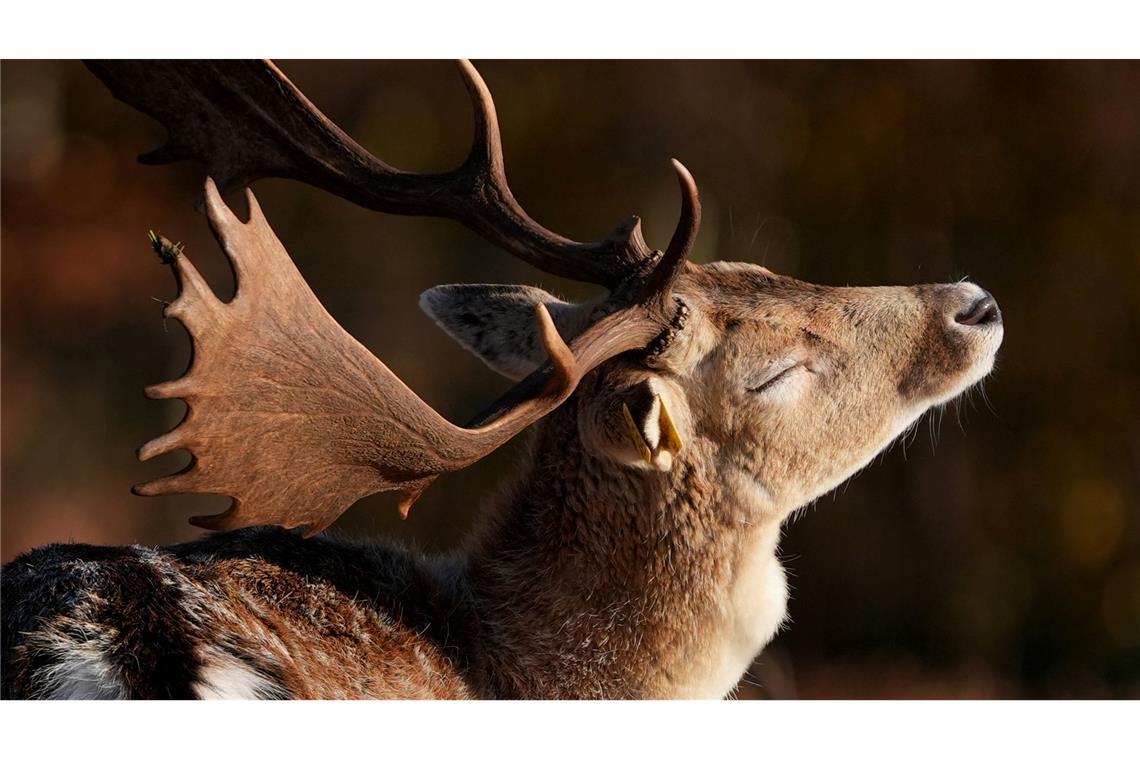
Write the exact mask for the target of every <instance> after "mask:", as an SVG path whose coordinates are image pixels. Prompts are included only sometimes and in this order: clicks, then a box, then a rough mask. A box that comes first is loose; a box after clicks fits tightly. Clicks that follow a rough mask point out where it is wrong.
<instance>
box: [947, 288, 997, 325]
mask: <svg viewBox="0 0 1140 760" xmlns="http://www.w3.org/2000/svg"><path fill="white" fill-rule="evenodd" d="M954 321H955V322H957V323H958V324H960V325H972V326H974V325H989V324H996V323H998V322H1001V309H999V308H998V305H997V301H995V300H994V297H993V296H991V295H990V294H989V293H986V294H985V295H984V296H982V297H981V298H979V299H978V300H977V301H974V303H972V304H970V306H969V307H968V308H967V309H965V310H964V311H960V312H958V313H957V314H955V315H954Z"/></svg>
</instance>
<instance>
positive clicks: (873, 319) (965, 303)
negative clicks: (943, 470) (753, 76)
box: [421, 262, 1003, 519]
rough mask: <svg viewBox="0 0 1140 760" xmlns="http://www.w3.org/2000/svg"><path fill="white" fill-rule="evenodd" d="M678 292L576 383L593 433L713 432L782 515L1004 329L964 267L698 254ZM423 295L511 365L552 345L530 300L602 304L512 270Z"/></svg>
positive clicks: (674, 447)
mask: <svg viewBox="0 0 1140 760" xmlns="http://www.w3.org/2000/svg"><path fill="white" fill-rule="evenodd" d="M673 292H674V295H675V297H676V298H677V299H678V301H679V303H680V304H681V306H682V311H681V314H682V315H683V320H682V321H681V324H680V325H679V326H678V328H677V329H676V330H675V331H674V334H673V337H672V340H671V341H670V342H669V343H668V345H666V346H663V347H661V348H660V350H656V351H650V352H647V353H646V354H644V355H641V356H637V357H622V358H619V359H615V360H613V361H611V362H608V363H607V364H605V365H603V366H601V367H599V368H598V369H597V370H596V371H595V372H594V373H593V374H592V375H591V376H590V377H589V378H588V379H587V380H586V382H584V383H583V384H582V386H581V387H580V388H579V390H578V393H577V396H578V431H579V436H580V437H581V441H582V444H583V446H584V448H585V449H586V450H588V451H589V452H590V453H592V454H593V455H594V456H597V457H601V458H606V459H609V460H611V461H613V462H615V463H617V464H619V465H621V466H624V467H628V468H633V469H645V470H669V469H670V468H672V466H673V464H674V461H675V459H676V458H677V457H678V455H679V454H680V452H681V449H682V447H683V445H684V442H685V441H687V440H693V439H697V438H699V439H702V440H705V441H710V442H712V443H713V448H714V451H715V454H714V455H715V457H716V460H717V467H718V474H719V476H720V477H722V478H725V479H730V480H732V479H735V481H736V483H735V485H736V486H737V489H736V490H738V491H740V492H743V493H745V494H747V496H749V497H750V498H748V499H747V501H749V502H750V503H752V504H754V505H755V506H756V507H757V508H758V509H761V510H763V512H764V515H762V516H763V517H775V518H777V519H782V517H784V516H785V515H786V514H787V513H788V511H790V510H791V509H794V508H795V507H797V506H800V505H802V504H804V503H807V502H809V501H810V500H812V499H814V498H816V497H818V496H819V495H821V494H823V493H825V492H827V491H829V490H830V489H832V488H833V487H835V486H836V485H837V484H838V483H839V482H841V481H842V480H844V479H845V478H847V477H849V476H850V475H851V474H852V473H854V472H855V471H857V470H858V469H860V468H861V467H863V466H864V465H865V464H867V463H868V462H869V461H870V460H871V458H872V457H873V456H874V455H875V454H876V453H878V452H879V451H880V450H881V449H882V448H883V447H884V446H885V445H886V444H887V443H889V442H890V441H891V440H892V439H893V438H895V437H896V436H897V435H899V434H900V433H901V432H902V431H903V430H905V429H906V428H907V427H908V426H909V425H911V424H912V423H913V422H914V421H915V420H916V419H917V418H918V417H919V416H920V415H921V414H922V413H923V412H925V411H926V410H927V409H929V408H930V407H931V406H932V405H935V404H939V403H942V402H945V401H947V400H949V399H951V398H953V397H955V396H957V395H958V394H959V393H961V392H962V391H963V390H965V389H966V388H968V387H969V386H971V385H973V384H974V383H975V382H977V381H978V380H980V379H981V378H982V377H984V376H985V375H986V374H987V373H988V372H989V371H990V369H991V368H992V367H993V362H994V357H995V354H996V351H997V349H998V346H999V345H1000V343H1001V340H1002V333H1003V328H1002V321H1001V312H1000V311H999V309H998V307H997V304H996V302H995V301H994V299H993V297H992V296H990V295H989V294H988V293H987V292H986V291H984V290H982V289H981V288H979V287H978V286H977V285H974V284H972V283H968V282H962V283H957V284H949V285H919V286H914V287H871V288H851V287H843V288H841V287H823V286H819V285H813V284H810V283H806V282H801V281H799V280H795V279H793V278H791V277H786V276H781V275H777V274H775V273H773V272H771V271H769V270H767V269H765V268H764V267H760V266H756V265H752V264H742V263H728V262H716V263H713V264H708V265H705V266H696V265H690V266H688V267H687V268H686V269H685V271H684V272H683V273H682V274H681V275H680V276H679V277H678V279H677V282H676V284H675V286H674V290H673ZM421 305H422V307H423V308H424V309H425V310H426V311H427V312H428V313H429V314H430V315H431V316H432V317H433V318H434V319H435V320H436V321H437V323H438V324H439V325H440V326H441V327H443V329H444V330H446V331H447V332H448V333H449V334H450V335H451V336H452V337H453V338H455V339H456V340H457V341H458V342H460V343H461V344H462V345H464V346H465V347H467V348H468V349H469V350H471V351H472V352H473V353H474V354H476V355H477V356H479V357H480V358H482V359H483V360H484V362H486V363H487V364H488V365H489V366H490V367H492V368H493V369H495V370H496V371H499V372H501V373H502V374H504V375H506V376H508V377H519V376H522V375H525V374H526V373H528V372H530V371H532V370H533V368H534V367H535V366H537V364H538V363H539V362H540V361H542V358H543V357H542V349H541V347H540V342H539V334H538V333H537V331H536V330H535V329H534V327H533V325H532V324H531V322H532V320H530V319H529V315H530V314H531V313H532V312H533V309H534V308H536V307H538V306H541V307H543V308H544V309H546V310H547V311H548V312H549V313H550V314H552V315H553V318H554V320H555V322H556V323H557V324H558V325H559V330H560V332H561V333H562V334H563V335H565V336H568V337H572V336H573V335H575V334H576V333H577V332H578V331H579V330H581V329H582V326H583V325H586V324H589V323H590V314H591V312H592V311H593V310H594V309H596V308H597V306H596V305H595V304H592V303H586V304H582V305H572V304H567V303H563V302H562V301H560V300H558V299H557V298H555V297H554V296H552V295H550V294H548V293H546V292H544V291H542V290H539V289H537V288H531V287H523V286H505V285H448V286H442V287H438V288H434V289H432V290H429V291H428V292H426V293H425V294H424V295H423V297H422V298H421Z"/></svg>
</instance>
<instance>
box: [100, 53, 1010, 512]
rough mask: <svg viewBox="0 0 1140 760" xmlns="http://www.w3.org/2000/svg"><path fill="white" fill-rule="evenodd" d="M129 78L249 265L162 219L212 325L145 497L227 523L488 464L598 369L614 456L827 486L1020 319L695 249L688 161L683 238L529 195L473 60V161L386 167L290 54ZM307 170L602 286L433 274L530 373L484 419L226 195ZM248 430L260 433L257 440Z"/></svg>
mask: <svg viewBox="0 0 1140 760" xmlns="http://www.w3.org/2000/svg"><path fill="white" fill-rule="evenodd" d="M89 66H90V68H91V69H92V71H93V72H94V73H95V74H96V75H97V76H99V77H100V78H101V79H102V80H103V81H104V82H105V83H106V84H107V85H108V86H109V87H110V88H111V90H112V92H113V93H114V94H115V95H116V96H117V97H119V98H120V99H122V100H124V101H125V102H127V103H129V104H131V105H133V106H135V107H136V108H138V109H140V110H142V111H143V112H145V113H147V114H149V115H151V116H153V117H155V118H157V119H159V120H160V121H161V122H163V123H164V124H165V125H166V126H167V128H168V130H169V132H170V141H169V143H168V144H167V145H166V146H164V147H163V148H160V149H159V150H157V151H154V152H152V153H149V154H146V155H144V156H143V157H142V160H143V161H144V162H147V163H165V162H168V161H173V160H178V159H183V158H195V159H198V160H200V161H201V162H203V163H204V164H205V166H206V168H207V170H208V173H209V175H210V176H211V177H212V179H211V180H208V181H207V183H206V204H205V205H206V210H207V215H208V217H209V221H210V224H211V227H212V229H213V230H214V232H215V234H216V236H217V237H218V240H219V242H220V244H221V245H222V247H223V249H224V250H225V252H226V254H227V256H228V257H229V259H230V262H231V264H232V266H233V270H234V273H235V276H236V279H237V284H238V287H237V294H236V296H235V298H234V299H233V301H232V302H230V303H221V302H220V301H218V299H216V298H215V297H214V296H213V294H212V293H211V292H210V291H209V288H208V287H207V286H206V285H205V283H204V282H203V281H202V279H201V277H200V276H199V275H198V274H197V272H196V271H195V270H194V267H193V265H192V264H191V263H190V262H189V261H188V260H187V258H186V257H185V256H184V255H183V254H182V253H181V251H179V250H177V249H176V248H174V247H173V246H170V245H169V244H168V243H166V242H165V241H163V240H158V241H157V243H156V246H157V249H158V250H159V252H160V254H162V255H163V256H164V259H165V260H166V261H167V263H170V264H171V265H172V266H173V268H174V270H175V274H176V277H177V279H178V283H179V289H180V295H179V297H178V299H177V300H176V301H175V302H174V303H172V304H171V305H170V306H169V307H168V310H167V311H168V314H170V315H171V316H174V317H177V318H179V319H181V320H182V321H183V322H185V323H186V325H187V327H188V329H189V331H190V333H191V335H192V338H193V340H194V344H195V346H194V347H195V359H194V361H193V364H192V366H191V368H190V370H189V371H188V373H187V374H186V375H185V376H184V377H182V378H180V379H178V380H175V381H172V382H170V383H164V384H161V385H159V386H155V387H153V388H151V389H149V395H151V396H153V397H158V398H170V397H180V398H184V399H186V400H187V403H188V407H189V411H188V413H187V417H186V418H185V419H184V420H183V422H182V423H181V424H180V425H179V426H178V427H177V428H175V429H174V430H173V431H171V432H170V433H168V434H166V435H164V436H162V437H160V438H158V439H155V440H154V441H151V442H150V443H148V444H147V445H146V446H144V447H142V449H141V450H140V457H142V458H144V459H145V458H148V457H151V456H156V455H158V454H161V453H165V452H167V451H171V450H173V449H177V448H183V449H189V450H190V451H191V453H192V454H193V455H194V461H193V462H192V463H191V465H190V467H188V468H187V470H185V471H183V472H181V473H178V474H176V475H174V476H171V477H168V478H164V479H160V480H158V481H154V482H151V483H148V484H144V485H142V486H140V487H138V489H137V490H138V492H139V493H142V494H147V495H150V494H159V493H172V492H211V493H222V494H226V495H229V496H231V497H233V499H234V503H233V505H232V506H231V508H230V509H229V510H228V511H226V512H225V513H223V514H221V515H216V516H213V517H209V518H200V519H198V520H197V521H196V522H197V524H200V525H203V526H205V527H209V528H235V527H241V526H243V525H253V524H279V525H284V526H286V527H293V526H296V525H305V526H307V528H308V532H309V533H310V534H311V533H315V532H317V531H319V530H321V529H323V528H324V527H325V526H327V525H328V524H330V523H331V522H332V521H333V520H334V519H335V518H336V517H337V516H339V515H340V514H341V513H342V512H343V511H344V510H345V509H347V508H348V506H350V505H351V504H352V503H353V502H354V501H356V500H357V499H359V498H361V497H363V496H365V495H367V494H369V493H374V492H376V491H383V490H400V491H402V492H403V493H404V499H403V501H402V508H403V509H404V510H405V513H406V510H407V508H408V506H410V504H411V503H412V502H413V501H414V500H415V498H416V497H418V495H419V494H420V493H422V491H423V489H424V488H426V487H427V485H428V484H430V483H431V481H432V480H433V479H434V478H435V477H437V476H438V475H440V474H442V473H445V472H448V471H451V470H455V469H458V468H461V467H464V466H467V465H469V464H470V463H472V462H474V461H476V460H478V459H480V458H481V457H483V456H485V455H486V454H487V453H489V452H490V451H491V450H493V449H494V448H495V447H497V446H499V445H500V444H502V443H503V442H505V441H506V440H508V439H509V438H510V437H512V436H514V435H515V434H517V433H518V432H519V431H521V430H522V429H524V428H525V427H526V426H528V425H529V424H531V423H532V422H534V421H536V420H538V419H540V418H542V417H543V416H545V415H546V414H548V413H549V412H550V411H552V410H553V409H554V408H556V407H557V406H558V405H560V404H561V403H562V402H563V401H564V400H565V399H566V398H567V397H569V396H570V395H571V394H572V393H574V392H575V391H576V390H578V393H579V404H578V407H577V408H578V417H579V419H578V432H579V435H580V437H581V442H582V444H583V446H584V447H585V448H586V449H587V450H588V451H590V452H591V453H592V454H594V455H595V456H598V457H601V458H607V459H610V460H612V461H614V462H616V463H617V464H619V465H621V466H623V467H629V468H635V469H636V468H648V469H650V470H657V471H661V470H668V469H670V468H671V467H672V465H673V462H674V461H675V459H676V458H677V457H678V456H679V455H680V454H681V452H682V451H683V449H684V447H685V445H686V444H685V442H686V440H687V439H690V438H702V439H707V440H711V441H716V442H718V446H717V453H716V457H717V459H718V463H719V465H720V466H721V471H722V472H723V475H724V477H725V478H730V479H735V480H737V481H739V484H740V487H741V488H743V489H746V490H748V491H749V493H751V494H752V495H753V496H754V497H755V501H756V503H757V504H759V505H760V508H762V509H765V510H768V511H770V512H771V513H773V514H779V513H784V512H786V511H787V510H788V509H791V508H792V507H794V506H796V505H798V504H802V503H804V501H806V500H810V499H811V498H813V497H815V496H817V495H819V494H820V493H822V492H824V491H826V490H827V489H829V488H830V487H832V486H833V485H835V483H837V482H838V481H839V480H841V479H843V478H845V477H847V476H848V475H850V474H851V473H852V472H853V471H855V470H856V469H858V468H859V467H860V466H861V465H862V464H864V463H866V462H867V461H868V460H869V459H870V457H872V456H873V455H874V453H875V452H877V451H878V450H879V449H881V448H882V446H883V445H885V444H886V443H887V442H888V441H889V440H890V439H891V438H893V437H894V436H895V435H897V434H898V433H899V432H900V431H901V430H903V429H904V428H905V427H906V426H907V425H909V424H910V423H911V422H912V421H913V420H914V419H915V418H916V417H917V416H918V415H919V414H921V413H922V412H923V411H924V410H925V409H927V408H928V407H929V406H930V405H931V404H933V403H938V402H939V401H943V400H945V399H947V398H950V397H951V396H953V395H955V394H957V393H958V392H960V391H961V390H963V389H964V388H965V387H967V386H968V385H969V384H971V383H972V382H974V381H976V380H977V379H979V378H980V377H981V376H983V375H984V374H985V373H986V372H987V371H988V370H989V368H990V366H991V365H992V362H993V356H994V353H995V351H996V349H997V347H998V344H999V343H1000V340H1001V334H1002V330H1001V321H1000V313H999V312H998V310H997V307H996V304H995V303H994V301H993V299H992V298H990V297H989V296H988V294H986V293H985V292H984V291H982V290H981V289H980V288H977V287H976V286H974V285H970V284H957V285H943V286H917V287H912V288H826V287H820V286H816V285H810V284H807V283H803V282H799V281H796V280H793V279H791V278H788V277H783V276H779V275H776V274H773V273H771V272H769V271H768V270H766V269H763V268H761V267H757V266H752V265H745V264H711V265H707V266H696V265H693V264H691V263H689V262H687V260H686V259H687V256H688V254H689V252H690V250H691V248H692V245H693V242H694V239H695V237H696V234H697V230H698V227H699V223H700V204H699V200H698V196H697V190H696V185H695V183H694V182H693V180H692V177H691V176H690V175H689V173H688V172H687V171H686V170H685V169H684V167H683V166H681V165H680V164H679V163H677V162H674V165H675V169H676V172H677V176H678V178H679V180H680V184H681V190H682V204H681V214H680V221H679V222H678V225H677V228H676V232H675V233H674V235H673V238H672V241H671V242H670V244H669V246H668V247H667V250H666V251H665V253H664V254H662V253H659V252H657V251H654V250H653V249H651V248H650V247H649V246H648V245H647V244H646V243H645V241H644V239H643V238H642V235H641V232H640V223H639V221H638V219H637V218H636V217H632V218H630V219H629V220H628V221H626V222H624V223H623V224H621V225H619V226H618V227H617V228H616V229H615V231H614V232H613V233H612V234H611V235H610V236H609V237H607V238H606V239H605V240H602V241H600V242H597V243H588V244H585V243H577V242H574V241H571V240H569V239H567V238H564V237H562V236H560V235H557V234H555V233H553V232H550V231H549V230H546V229H545V228H544V227H542V226H541V225H539V224H537V223H536V222H534V221H533V220H532V219H530V217H528V216H527V215H526V213H525V212H524V211H523V209H522V208H521V207H520V206H519V205H518V203H517V202H516V201H515V199H514V197H513V196H512V194H511V192H510V189H509V187H508V185H507V182H506V176H505V172H504V166H503V157H502V149H501V145H500V139H499V129H498V124H497V120H496V116H495V109H494V105H493V103H492V101H491V97H490V94H489V92H488V90H487V88H486V85H485V84H484V83H483V81H482V79H481V78H480V77H479V75H478V74H477V73H476V72H475V70H474V68H473V67H471V65H470V64H468V63H466V62H464V63H462V64H461V67H460V68H461V72H462V74H463V76H464V81H465V83H466V85H467V88H468V90H469V92H470V94H471V96H472V100H473V102H474V106H475V124H476V129H475V141H474V146H473V148H472V151H471V153H470V155H469V157H468V158H467V160H466V161H465V162H464V163H463V164H462V165H461V166H459V167H458V168H457V169H454V170H452V171H450V172H445V173H442V174H414V173H409V172H404V171H401V170H398V169H395V168H393V167H391V166H388V165H387V164H385V163H383V162H381V161H380V160H378V159H377V158H375V157H374V156H372V155H371V154H369V153H368V152H367V151H366V150H364V149H363V148H362V147H360V146H359V145H357V144H356V143H355V142H353V141H352V140H351V139H350V138H349V137H348V136H347V135H345V134H344V133H343V132H342V131H341V130H340V129H339V128H338V127H337V126H336V125H335V124H333V123H332V122H331V121H329V120H328V119H327V118H326V117H325V116H324V115H323V114H321V113H320V111H318V110H317V109H316V107H315V106H313V104H312V103H310V102H309V101H308V100H307V99H306V98H305V97H304V95H302V94H301V93H300V91H298V90H297V89H296V87H294V86H293V85H292V83H290V82H289V81H288V79H286V78H285V76H284V75H283V74H282V73H281V72H280V71H279V70H278V69H277V68H276V67H275V66H273V64H271V63H269V62H175V63H160V62H146V63H130V62H115V63H109V62H100V63H91V64H89ZM261 177H285V178H291V179H296V180H300V181H303V182H307V183H309V184H313V185H315V186H318V187H321V188H323V189H326V190H328V191H330V192H333V193H336V194H338V195H340V196H342V197H344V198H347V199H349V200H352V201H354V202H356V203H358V204H360V205H363V206H365V207H368V208H372V209H375V210H379V211H385V212H388V213H398V214H415V215H431V216H442V217H447V218H451V219H454V220H457V221H459V222H461V223H462V224H464V225H466V226H468V227H469V228H470V229H472V230H474V231H476V232H478V233H479V234H481V235H483V236H484V237H486V238H487V239H488V240H491V241H492V242H494V243H496V244H497V245H499V246H501V247H502V248H503V249H504V250H506V251H508V252H510V253H512V254H513V255H516V256H518V257H520V258H522V259H523V260H525V261H528V262H529V263H531V264H533V265H534V266H536V267H538V268H540V269H542V270H544V271H547V272H550V273H553V274H557V275H560V276H565V277H570V278H573V279H577V280H581V281H585V282H591V283H597V284H600V285H603V286H605V287H606V288H607V293H606V295H605V296H603V297H600V298H598V299H595V300H594V301H591V302H588V303H584V304H578V305H572V304H567V303H564V302H562V301H560V300H559V299H557V298H555V297H554V296H551V295H550V294H547V293H545V292H544V291H541V290H538V289H535V288H526V287H521V286H509V285H508V286H502V285H460V286H443V287H440V288H435V289H432V290H430V291H428V292H427V293H425V294H424V296H423V298H422V300H421V304H422V306H423V307H424V309H425V310H426V311H427V312H428V313H429V314H430V315H431V316H432V317H433V318H435V319H436V321H437V322H438V323H439V324H440V325H441V326H442V327H443V328H444V329H445V330H447V331H448V332H449V333H450V334H451V335H452V336H453V337H455V338H456V339H457V340H458V341H459V342H460V343H462V344H463V345H465V346H466V347H467V348H469V349H471V350H472V351H473V352H475V353H476V354H477V355H479V356H480V357H482V358H483V359H484V361H486V362H487V363H488V364H489V365H490V366H492V367H493V368H494V369H496V370H498V371H500V372H502V373H503V374H505V375H507V376H509V377H512V378H514V379H516V380H518V381H519V382H518V384H517V385H516V386H515V387H514V388H513V389H512V390H511V391H510V392H509V393H508V394H506V396H505V397H504V398H502V399H500V401H498V402H496V403H495V404H494V405H492V406H491V407H490V408H489V409H488V410H487V411H486V412H484V413H483V414H480V415H479V416H478V417H477V418H476V419H474V420H473V421H471V422H470V423H469V424H468V425H466V426H464V427H459V426H456V425H453V424H451V423H450V422H448V421H446V420H444V419H443V418H442V417H440V416H439V415H438V414H436V413H435V412H434V411H433V410H432V409H431V408H430V407H428V406H427V405H426V404H425V403H424V402H423V401H421V400H420V399H419V398H418V397H417V396H415V394H414V393H413V392H412V391H411V390H410V389H408V388H407V386H405V385H404V384H403V383H401V382H400V381H399V379H398V378H396V376H395V375H393V374H392V373H391V371H389V370H388V369H387V367H385V366H384V365H383V363H381V362H380V361H379V360H378V359H377V358H376V357H374V356H373V355H372V354H370V353H369V352H368V351H367V350H366V349H364V348H363V347H362V346H361V345H360V344H359V343H357V342H356V341H355V340H353V339H352V337H351V336H349V335H348V334H347V333H346V332H345V331H344V330H343V329H341V328H340V326H339V325H337V324H336V322H335V321H334V320H333V319H332V318H331V317H330V316H329V315H328V313H327V312H325V310H324V309H323V308H322V307H321V305H320V304H319V302H317V300H316V298H315V296H314V295H313V294H312V292H311V291H310V290H309V288H308V287H307V285H306V284H305V282H304V280H303V279H302V278H301V276H300V274H299V273H298V272H297V270H296V268H295V267H294V266H293V264H292V262H291V261H290V259H289V257H288V254H287V253H286V252H285V251H284V249H283V248H282V246H281V244H280V242H279V241H278V240H277V239H276V237H275V236H274V235H273V232H272V230H271V229H270V228H269V225H268V223H267V221H266V220H265V218H264V216H263V215H262V214H261V212H260V210H259V209H258V207H257V203H256V200H255V199H254V198H253V195H252V193H248V199H249V206H250V209H251V211H250V218H249V220H248V221H247V222H243V221H241V220H240V219H238V218H237V217H236V216H235V215H234V214H233V213H232V212H231V211H230V210H229V208H228V207H227V206H226V204H225V203H224V202H223V201H222V199H221V196H220V194H219V189H220V190H221V191H225V190H229V189H234V188H239V187H242V186H244V185H246V184H248V183H249V182H252V181H253V180H255V179H258V178H261ZM251 441H255V442H256V444H254V445H251V443H250V442H251Z"/></svg>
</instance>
